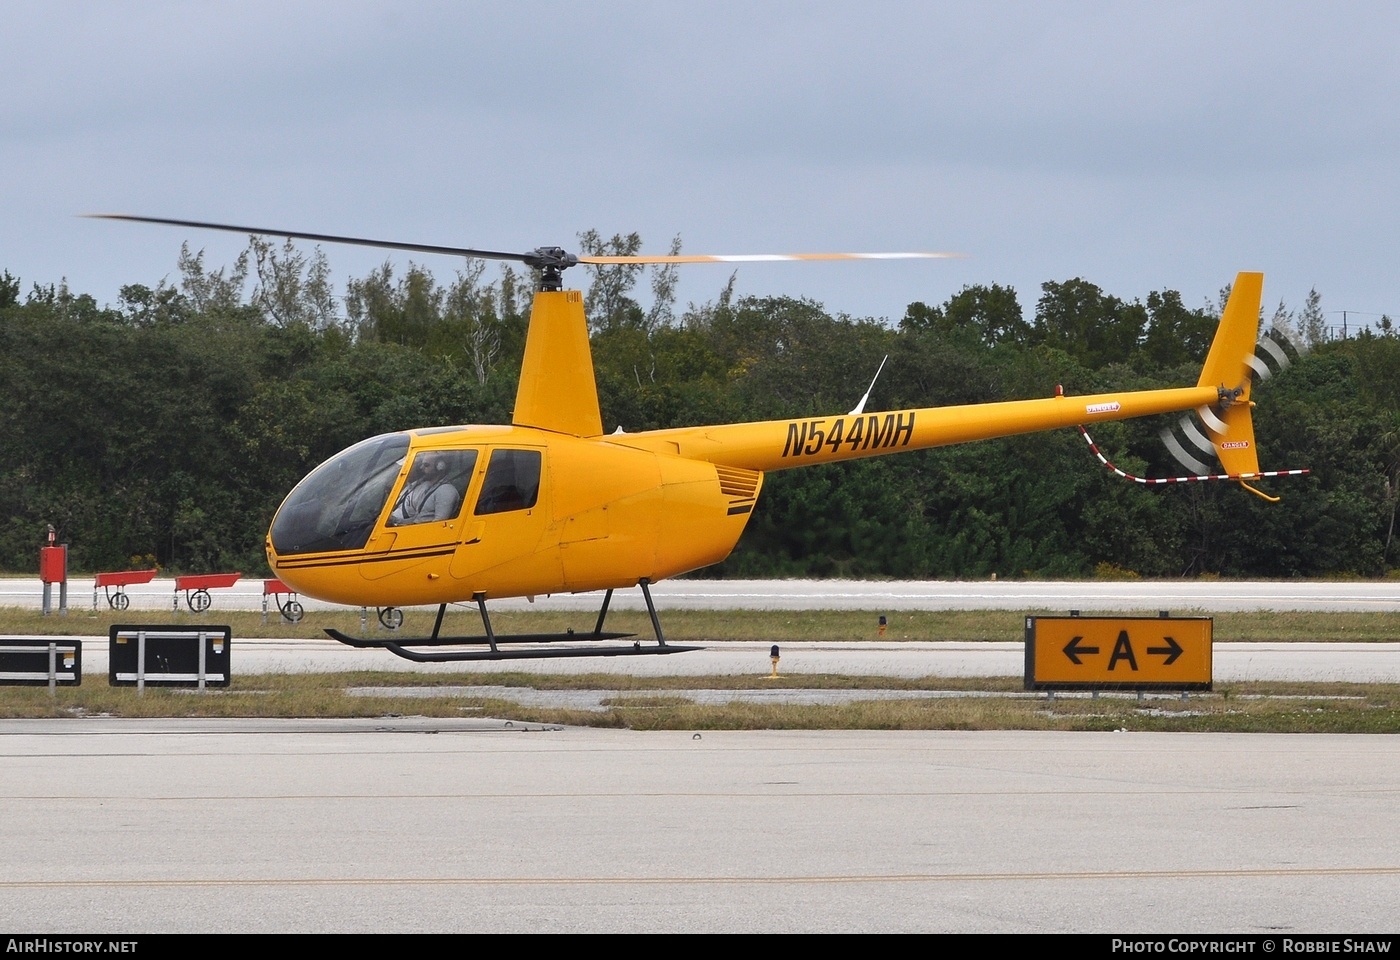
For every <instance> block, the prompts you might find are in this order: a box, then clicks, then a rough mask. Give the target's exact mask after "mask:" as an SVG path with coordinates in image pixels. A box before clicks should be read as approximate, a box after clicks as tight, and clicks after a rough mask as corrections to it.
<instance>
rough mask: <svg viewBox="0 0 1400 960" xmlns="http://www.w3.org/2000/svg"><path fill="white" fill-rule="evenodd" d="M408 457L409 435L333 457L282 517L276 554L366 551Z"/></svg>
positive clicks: (294, 495) (275, 531) (295, 494)
mask: <svg viewBox="0 0 1400 960" xmlns="http://www.w3.org/2000/svg"><path fill="white" fill-rule="evenodd" d="M407 454H408V435H407V434H403V433H391V434H387V435H385V436H382V437H373V438H371V439H369V440H365V441H362V442H361V443H357V444H355V446H353V447H351V448H350V449H348V450H344V451H342V452H340V453H338V454H336V455H335V456H334V457H331V458H330V459H329V460H327V461H326V462H325V463H323V464H321V465H320V466H319V467H317V468H316V469H315V470H313V471H312V472H311V475H310V476H308V477H307V478H306V479H305V480H303V481H302V482H301V483H299V484H297V487H296V489H295V490H293V491H292V492H291V493H290V494H289V495H288V496H287V499H286V501H285V502H284V503H283V504H282V509H280V510H278V511H277V519H275V520H273V521H272V548H273V549H274V550H276V551H277V552H278V553H279V554H291V553H318V552H320V551H323V550H358V549H360V548H361V547H363V546H364V545H365V543H367V542H368V541H369V535H370V531H372V530H373V529H374V523H375V521H376V520H378V519H379V514H380V513H381V512H382V511H383V509H384V504H385V502H386V501H387V500H388V499H389V490H390V489H391V488H392V487H393V486H394V480H395V479H396V478H397V477H398V475H399V470H400V469H401V468H402V467H403V461H404V457H405V456H406V455H407Z"/></svg>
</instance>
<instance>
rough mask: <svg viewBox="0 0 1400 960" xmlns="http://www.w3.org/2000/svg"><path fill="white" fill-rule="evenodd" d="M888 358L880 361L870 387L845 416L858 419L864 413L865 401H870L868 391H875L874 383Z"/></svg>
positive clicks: (886, 355)
mask: <svg viewBox="0 0 1400 960" xmlns="http://www.w3.org/2000/svg"><path fill="white" fill-rule="evenodd" d="M889 358H890V355H889V354H888V353H887V354H885V359H884V360H881V361H880V369H879V370H876V371H875V376H874V377H872V378H871V379H870V386H869V387H868V388H867V389H866V391H865V396H863V397H861V398H860V403H858V404H856V408H855V409H854V410H852V411H851V412H850V413H848V414H846V416H848V417H858V416H860V415H861V414H862V413H864V412H865V401H867V400H869V399H870V391H871V390H874V389H875V381H876V380H879V379H880V370H884V369H885V361H886V360H889Z"/></svg>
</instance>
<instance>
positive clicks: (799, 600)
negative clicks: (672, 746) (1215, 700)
mask: <svg viewBox="0 0 1400 960" xmlns="http://www.w3.org/2000/svg"><path fill="white" fill-rule="evenodd" d="M262 590H263V582H262V581H261V580H259V579H256V578H250V579H245V580H241V581H239V582H238V583H237V584H235V585H234V586H232V587H229V588H227V589H217V590H212V591H210V602H211V603H212V611H213V614H214V615H217V612H218V611H219V610H259V609H261V608H262V602H263V593H262ZM651 590H652V596H653V597H654V598H655V600H656V604H657V607H658V608H659V609H660V610H661V612H662V614H663V615H664V614H665V611H667V610H870V611H874V612H883V613H890V612H894V611H899V610H1024V611H1026V612H1027V613H1031V612H1037V611H1051V612H1063V611H1066V610H1072V609H1077V610H1084V611H1104V610H1118V611H1122V610H1150V611H1157V610H1171V611H1172V612H1173V613H1176V614H1178V615H1185V614H1189V613H1197V612H1205V613H1220V612H1226V611H1240V610H1316V611H1333V612H1341V611H1367V612H1382V613H1395V612H1400V582H1397V581H1346V582H1343V581H1307V580H1275V581H1238V580H1124V581H1097V580H1095V581H1085V580H1065V581H1023V580H1016V581H1006V580H1004V581H996V580H976V581H971V580H969V581H956V580H949V581H944V580H663V581H661V582H660V583H657V584H655V585H653V586H652V588H651ZM95 594H96V595H95V596H94V588H93V581H92V578H91V577H87V578H81V577H77V578H73V579H72V580H70V581H69V584H68V605H69V609H70V610H73V611H84V610H90V609H92V608H93V604H94V599H95V600H96V603H97V604H98V605H101V606H103V607H105V606H106V604H107V600H106V597H105V592H104V591H102V590H97V591H95ZM42 596H43V586H42V584H40V582H39V580H38V578H37V577H28V578H25V577H11V578H0V607H23V608H27V609H39V608H40V604H41V600H42ZM127 597H128V599H129V601H130V603H131V608H132V609H133V610H160V609H165V610H169V609H171V607H172V606H176V605H178V607H179V609H182V610H184V609H187V607H186V601H185V598H184V594H182V593H177V592H176V591H175V581H174V580H170V579H161V580H154V581H152V582H150V583H148V584H141V585H137V586H133V587H131V588H130V589H129V590H127ZM275 599H276V598H275V597H274V601H275ZM52 603H53V605H54V608H55V609H56V608H57V606H58V588H57V587H56V586H55V587H54V588H53V590H52ZM301 603H302V604H303V605H304V606H305V607H306V609H307V611H308V612H310V611H314V610H332V609H341V610H343V609H346V608H345V607H341V606H338V605H336V604H330V603H322V602H320V601H317V600H311V599H309V598H306V597H303V598H301ZM601 603H602V594H601V593H584V594H557V595H554V596H541V597H536V598H535V599H534V600H533V601H530V600H526V599H523V598H517V599H510V600H493V601H491V608H492V609H493V610H497V609H499V610H525V609H532V610H597V609H598V607H599V605H600V604H601ZM612 609H614V610H642V609H645V606H644V605H643V602H642V595H641V592H640V591H638V590H619V591H617V593H616V594H615V595H614V597H613V602H612Z"/></svg>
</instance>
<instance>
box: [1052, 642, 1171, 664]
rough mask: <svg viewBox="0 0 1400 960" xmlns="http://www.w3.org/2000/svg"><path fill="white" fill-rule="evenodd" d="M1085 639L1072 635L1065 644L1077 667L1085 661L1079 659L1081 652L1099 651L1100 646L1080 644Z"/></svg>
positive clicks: (1071, 659)
mask: <svg viewBox="0 0 1400 960" xmlns="http://www.w3.org/2000/svg"><path fill="white" fill-rule="evenodd" d="M1083 639H1084V638H1083V637H1071V638H1070V641H1069V643H1067V644H1065V656H1067V657H1069V658H1070V661H1071V662H1073V663H1074V665H1075V666H1076V667H1077V666H1079V665H1080V664H1082V663H1083V661H1082V660H1080V659H1079V655H1080V654H1081V653H1082V654H1084V655H1085V656H1086V657H1087V656H1088V655H1089V654H1091V653H1098V652H1099V648H1098V647H1082V646H1080V645H1079V641H1081V640H1083ZM1167 662H1168V663H1170V662H1171V661H1170V660H1168V661H1167Z"/></svg>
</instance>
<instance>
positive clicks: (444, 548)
mask: <svg viewBox="0 0 1400 960" xmlns="http://www.w3.org/2000/svg"><path fill="white" fill-rule="evenodd" d="M478 461H479V452H478V451H477V450H475V449H465V450H440V449H427V450H419V451H418V452H417V453H415V454H414V456H413V458H412V459H411V460H410V461H409V462H408V463H407V464H406V465H405V467H406V469H404V470H403V471H402V473H401V474H400V476H399V478H398V482H397V483H396V484H395V485H394V488H393V490H392V491H391V493H390V499H389V509H388V511H387V512H386V513H385V515H384V518H383V521H382V522H381V524H380V525H379V527H378V528H377V529H376V530H375V534H374V536H373V537H372V538H371V542H370V544H369V549H370V550H371V551H373V553H374V556H373V557H370V558H367V559H366V560H365V561H363V562H362V563H361V564H360V573H361V575H363V576H364V577H365V579H367V580H379V579H381V578H383V577H386V576H389V575H390V574H394V573H399V572H401V571H404V570H407V569H410V568H413V567H417V566H419V565H426V569H425V571H424V572H425V575H431V576H433V577H440V576H443V575H445V574H446V572H447V567H448V565H449V563H450V562H451V560H450V558H451V555H452V553H453V552H454V551H455V550H456V549H457V544H458V543H459V542H460V541H461V539H462V531H463V529H464V526H465V521H464V518H463V505H464V503H465V502H466V499H467V496H468V494H469V492H470V487H471V482H472V479H473V477H474V475H475V473H476V465H477V463H478ZM434 568H437V571H438V572H437V573H436V574H434V573H433V569H434Z"/></svg>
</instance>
